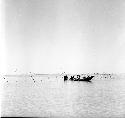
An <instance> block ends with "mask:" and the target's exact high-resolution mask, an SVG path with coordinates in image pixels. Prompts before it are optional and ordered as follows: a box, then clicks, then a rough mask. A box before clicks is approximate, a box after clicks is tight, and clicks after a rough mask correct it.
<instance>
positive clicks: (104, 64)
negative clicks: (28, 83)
mask: <svg viewBox="0 0 125 118" xmlns="http://www.w3.org/2000/svg"><path fill="white" fill-rule="evenodd" d="M3 5H4V10H3V12H4V13H5V49H6V55H7V57H6V60H7V62H6V68H7V73H13V72H14V71H15V69H16V68H17V69H18V70H17V72H19V73H27V72H30V71H31V72H35V73H58V72H64V71H65V72H67V73H84V72H92V73H93V72H109V73H112V72H125V1H124V0H4V4H3Z"/></svg>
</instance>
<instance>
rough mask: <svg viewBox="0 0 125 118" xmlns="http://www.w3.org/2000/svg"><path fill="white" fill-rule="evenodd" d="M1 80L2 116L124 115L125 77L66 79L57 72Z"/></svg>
mask: <svg viewBox="0 0 125 118" xmlns="http://www.w3.org/2000/svg"><path fill="white" fill-rule="evenodd" d="M7 81H8V82H7ZM1 82H2V83H3V90H2V91H3V94H2V107H1V108H2V112H1V113H2V116H28V117H59V118H66V117H67V118H70V117H73V118H86V117H87V118H88V117H89V118H90V117H91V118H103V117H104V118H109V117H112V118H114V117H118V118H119V117H120V118H122V117H123V118H124V117H125V79H124V78H122V79H121V78H117V79H96V78H95V79H93V80H92V82H77V81H74V82H73V81H66V82H64V81H63V79H62V77H61V76H57V75H54V76H48V75H43V76H42V75H41V76H33V77H31V76H19V77H16V76H10V77H5V79H3V78H2V79H1Z"/></svg>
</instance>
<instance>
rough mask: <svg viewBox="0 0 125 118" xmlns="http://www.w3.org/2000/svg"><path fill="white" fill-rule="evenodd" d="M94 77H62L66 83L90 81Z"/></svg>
mask: <svg viewBox="0 0 125 118" xmlns="http://www.w3.org/2000/svg"><path fill="white" fill-rule="evenodd" d="M93 77H94V76H87V77H85V76H84V77H82V78H80V75H77V77H74V76H71V77H70V78H68V76H67V75H65V76H64V81H67V80H70V81H88V82H89V81H91V79H92V78H93Z"/></svg>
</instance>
